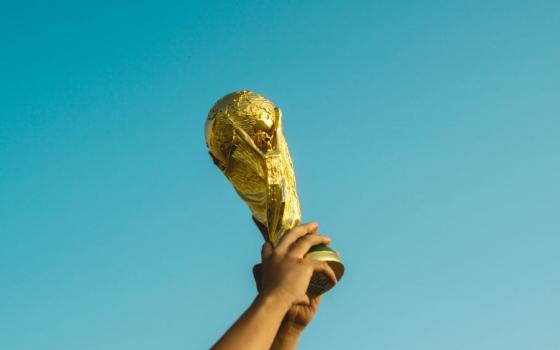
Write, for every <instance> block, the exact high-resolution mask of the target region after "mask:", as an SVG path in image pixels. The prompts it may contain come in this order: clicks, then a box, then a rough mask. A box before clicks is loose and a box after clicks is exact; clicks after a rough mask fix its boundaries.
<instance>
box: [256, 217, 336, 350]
mask: <svg viewBox="0 0 560 350" xmlns="http://www.w3.org/2000/svg"><path fill="white" fill-rule="evenodd" d="M253 221H254V222H255V225H257V228H258V229H259V231H260V232H261V234H262V235H263V237H264V239H265V240H266V238H267V237H268V230H267V229H266V226H264V225H263V224H261V223H260V222H259V221H258V220H256V219H255V218H253ZM316 232H317V229H316V230H315V231H314V232H313V233H312V234H316ZM336 253H337V254H338V252H336ZM253 276H254V277H255V282H256V285H257V290H258V291H260V290H261V279H262V264H257V265H255V266H253ZM321 298H322V295H318V296H314V297H311V298H309V305H293V306H292V307H291V308H290V310H288V312H287V313H286V316H284V319H283V320H282V323H281V324H280V329H279V330H278V333H277V334H276V337H275V338H274V342H273V343H272V347H271V348H270V349H271V350H293V349H295V348H296V346H297V344H298V342H299V339H300V337H301V334H302V333H303V330H304V329H305V327H307V325H308V324H309V323H310V322H311V320H312V319H313V317H314V316H315V313H316V312H317V310H318V309H319V305H320V304H321Z"/></svg>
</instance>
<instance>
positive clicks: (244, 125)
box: [205, 91, 344, 295]
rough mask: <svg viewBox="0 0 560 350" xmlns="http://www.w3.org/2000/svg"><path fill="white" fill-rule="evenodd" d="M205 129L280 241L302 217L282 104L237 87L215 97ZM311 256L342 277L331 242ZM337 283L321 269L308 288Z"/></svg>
mask: <svg viewBox="0 0 560 350" xmlns="http://www.w3.org/2000/svg"><path fill="white" fill-rule="evenodd" d="M205 129H206V144H207V146H208V150H209V152H210V155H211V156H212V159H213V160H214V163H215V164H216V165H217V166H218V168H220V170H221V171H222V173H223V174H224V175H225V176H226V177H227V178H228V180H229V181H230V182H231V183H232V185H233V187H234V188H235V190H236V191H237V193H238V194H239V196H240V197H241V198H242V199H243V200H244V201H245V202H246V203H247V205H248V206H249V208H250V209H251V212H252V213H253V216H254V218H255V219H256V220H257V221H258V222H259V223H261V224H262V225H263V226H264V227H266V228H267V229H268V240H269V241H270V242H272V244H274V245H276V244H277V242H278V241H279V240H280V238H281V237H282V235H283V234H284V233H285V232H286V231H288V230H289V229H291V228H292V227H294V226H296V225H298V224H299V223H300V220H301V210H300V203H299V199H298V196H297V191H296V180H295V175H294V170H293V166H292V160H291V157H290V153H289V151H288V144H287V143H286V140H285V138H284V134H283V131H282V113H281V111H280V108H278V107H276V106H275V105H274V104H273V103H272V102H271V101H270V100H268V99H267V98H265V97H263V96H261V95H259V94H257V93H255V92H251V91H237V92H233V93H231V94H228V95H226V96H224V97H222V98H221V99H220V100H218V102H216V104H215V105H214V107H213V108H212V109H211V110H210V113H209V114H208V119H207V120H206V125H205ZM307 257H308V258H309V259H313V260H319V261H325V262H327V263H328V264H329V266H330V267H331V268H332V269H333V271H334V273H335V274H336V277H337V279H338V280H340V278H341V277H342V275H343V273H344V265H343V264H342V262H341V261H340V258H339V257H338V255H337V254H336V253H335V252H334V251H333V250H332V249H331V248H330V247H328V246H325V245H317V246H314V247H312V248H311V249H310V251H309V252H308V254H307ZM332 287H333V283H332V282H331V281H330V280H329V279H328V278H327V277H326V276H325V275H324V274H323V273H320V272H319V273H315V274H314V275H313V277H312V278H311V282H310V284H309V289H308V291H307V293H308V294H309V295H319V294H322V293H324V292H326V291H327V290H329V289H330V288H332Z"/></svg>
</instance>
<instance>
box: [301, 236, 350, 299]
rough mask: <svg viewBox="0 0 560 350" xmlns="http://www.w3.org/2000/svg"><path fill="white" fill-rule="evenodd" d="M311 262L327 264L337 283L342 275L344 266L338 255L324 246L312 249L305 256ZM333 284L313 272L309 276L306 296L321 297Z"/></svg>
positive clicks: (320, 274)
mask: <svg viewBox="0 0 560 350" xmlns="http://www.w3.org/2000/svg"><path fill="white" fill-rule="evenodd" d="M306 256H307V257H308V258H309V259H311V260H316V261H325V262H326V263H327V264H329V266H330V268H331V269H332V270H333V271H334V274H335V275H336V279H337V281H340V279H341V278H342V275H343V274H344V265H343V264H342V261H340V258H339V257H338V255H337V254H336V253H335V252H334V251H333V250H332V249H331V248H329V247H328V246H326V245H322V244H321V245H316V246H314V247H312V248H311V249H310V250H309V252H308V253H307V255H306ZM333 286H334V283H332V281H331V280H330V279H329V278H328V277H327V276H325V274H323V273H322V272H315V273H313V276H311V281H310V282H309V287H308V288H307V295H308V296H310V297H314V296H317V295H321V294H323V293H325V292H326V291H328V290H329V289H331V288H332V287H333Z"/></svg>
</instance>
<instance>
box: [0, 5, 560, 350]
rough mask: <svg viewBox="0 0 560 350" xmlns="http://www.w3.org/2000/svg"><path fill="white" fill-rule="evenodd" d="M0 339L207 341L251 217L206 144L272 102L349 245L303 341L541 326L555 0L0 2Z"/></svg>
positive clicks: (411, 342)
mask: <svg viewBox="0 0 560 350" xmlns="http://www.w3.org/2000/svg"><path fill="white" fill-rule="evenodd" d="M0 19H1V20H0V99H1V103H0V106H1V110H0V235H1V241H0V348H2V349H6V350H24V349H25V350H40V349H57V350H59V349H68V350H70V349H72V350H75V349H79V350H90V349H91V350H94V349H95V350H97V349H115V350H117V349H118V350H123V349H131V350H132V349H133V350H141V349H204V348H208V347H209V346H210V345H211V344H212V343H213V342H214V341H215V340H216V339H217V338H218V337H219V336H220V335H221V334H222V333H223V332H224V331H225V330H226V328H227V327H228V326H229V325H230V324H231V323H232V322H233V321H234V320H235V319H236V318H237V317H238V316H239V314H240V313H241V312H242V311H243V310H244V309H245V308H246V307H247V306H248V305H249V304H250V302H251V300H252V298H253V297H254V295H255V289H254V284H253V279H252V274H251V267H252V265H253V264H255V263H256V262H258V259H259V250H260V246H261V243H262V242H261V237H260V235H259V233H258V232H257V230H256V228H254V227H253V224H252V222H251V220H250V214H249V211H248V209H247V208H246V206H245V205H244V204H243V203H242V201H241V200H240V199H239V198H238V197H237V196H236V194H235V193H234V191H233V189H232V188H231V186H230V184H229V183H228V182H227V181H226V179H225V178H224V177H223V175H222V174H221V173H220V172H219V171H218V169H217V168H215V167H214V165H213V164H212V162H211V160H210V158H209V157H208V154H207V151H206V148H205V143H204V134H203V124H204V120H205V118H206V115H207V113H208V110H209V109H210V107H211V106H212V105H213V103H214V102H215V101H216V100H217V99H218V98H219V97H221V96H222V95H224V94H226V93H229V92H231V91H234V90H239V89H251V90H255V91H257V92H260V93H262V94H264V95H265V96H267V97H269V98H271V99H272V100H273V101H274V102H275V103H277V104H278V105H279V106H280V107H281V108H282V109H283V112H284V120H285V132H286V135H287V139H288V142H289V145H290V150H291V153H292V156H293V160H294V165H295V170H296V175H297V180H298V190H299V193H300V197H301V203H302V209H303V213H304V220H316V221H318V222H319V224H320V230H321V231H322V232H324V233H326V234H329V235H330V236H331V237H333V246H334V247H335V248H336V249H338V250H339V251H340V252H341V254H342V258H343V260H344V262H345V264H346V267H347V273H346V275H345V276H344V279H343V280H342V281H341V283H340V284H339V285H338V286H337V288H336V289H335V290H333V291H331V292H330V293H329V294H328V295H327V296H326V298H325V300H324V303H323V305H322V308H321V310H320V311H319V314H318V315H317V317H316V320H315V321H314V322H313V324H312V325H311V326H310V327H309V329H308V330H307V331H306V332H305V334H304V336H303V339H302V342H301V348H302V349H383V350H389V349H390V350H400V349H402V350H405V349H406V350H409V349H415V350H419V349H426V350H427V349H430V350H434V349H442V350H443V349H445V350H448V349H465V350H472V349H492V350H496V349H504V350H505V349H507V350H515V349H539V350H547V349H559V348H560V332H559V331H558V327H559V324H560V298H559V295H560V278H559V270H560V257H559V251H560V223H559V217H560V215H559V208H560V199H559V198H560V183H559V179H560V157H559V151H560V137H559V136H560V107H559V102H560V3H559V2H558V1H462V2H457V1H384V2H381V1H375V2H374V1H339V2H332V1H324V0H323V1H277V2H274V1H266V2H258V3H257V2H249V1H242V2H237V1H222V2H207V1H198V2H184V1H177V2H168V1H157V2H155V1H153V2H141V4H140V3H138V2H128V3H124V2H119V3H114V2H99V1H97V2H88V3H84V2H56V3H54V2H43V3H42V4H39V3H35V2H33V3H32V2H23V3H20V4H6V3H3V4H2V5H0Z"/></svg>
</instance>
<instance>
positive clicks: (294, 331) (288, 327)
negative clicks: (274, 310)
mask: <svg viewBox="0 0 560 350" xmlns="http://www.w3.org/2000/svg"><path fill="white" fill-rule="evenodd" d="M304 329H305V326H302V325H300V324H297V323H295V322H293V321H288V320H284V321H282V324H281V325H280V329H279V330H278V333H279V334H280V333H281V334H282V335H283V336H284V337H287V338H294V339H298V338H299V337H300V336H301V334H302V333H303V330H304Z"/></svg>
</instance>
